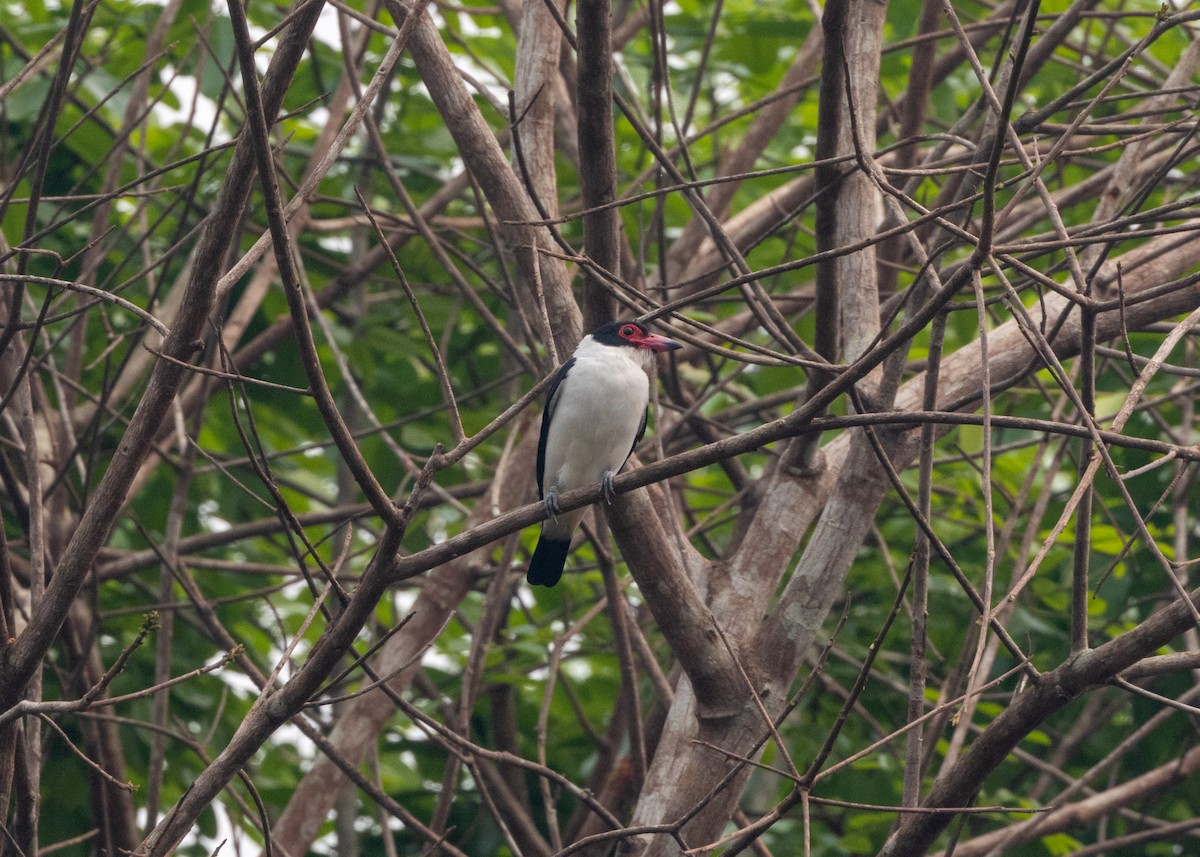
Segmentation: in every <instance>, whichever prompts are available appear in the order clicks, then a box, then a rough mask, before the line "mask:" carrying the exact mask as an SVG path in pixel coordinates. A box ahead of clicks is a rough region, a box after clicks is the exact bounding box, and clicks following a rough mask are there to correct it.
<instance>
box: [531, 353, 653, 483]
mask: <svg viewBox="0 0 1200 857" xmlns="http://www.w3.org/2000/svg"><path fill="white" fill-rule="evenodd" d="M649 399H650V379H649V378H647V377H646V373H645V372H644V371H643V370H642V368H641V366H640V365H639V364H638V363H637V362H635V361H634V360H632V359H622V360H597V359H593V358H589V357H585V356H582V355H581V356H578V357H577V359H576V362H575V365H573V366H572V367H571V369H570V372H569V373H568V374H567V377H566V378H564V379H563V382H562V389H560V391H559V394H558V396H557V401H556V407H555V409H554V415H553V418H552V419H551V420H550V431H549V434H548V436H547V438H546V469H545V473H544V477H543V484H542V490H543V493H545V492H548V491H549V490H551V489H554V490H556V491H557V492H558V493H560V494H561V493H563V492H566V491H570V490H572V489H574V488H582V487H583V486H585V485H594V484H595V483H597V482H599V481H600V478H601V477H602V476H603V475H604V474H605V472H607V471H612V472H613V473H616V472H617V471H618V470H619V469H620V468H621V465H622V464H624V463H625V459H626V458H628V457H629V452H630V449H631V448H632V446H633V441H634V438H635V437H636V436H637V431H638V427H639V426H640V425H641V422H642V417H643V415H644V414H645V413H646V404H647V402H648V401H649Z"/></svg>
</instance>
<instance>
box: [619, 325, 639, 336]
mask: <svg viewBox="0 0 1200 857" xmlns="http://www.w3.org/2000/svg"><path fill="white" fill-rule="evenodd" d="M635 333H637V328H636V327H634V326H633V325H632V324H627V325H625V326H624V327H622V328H621V335H622V336H623V337H625V338H626V339H628V338H629V337H631V336H633V335H634V334H635Z"/></svg>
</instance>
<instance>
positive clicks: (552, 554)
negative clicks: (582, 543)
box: [525, 536, 571, 586]
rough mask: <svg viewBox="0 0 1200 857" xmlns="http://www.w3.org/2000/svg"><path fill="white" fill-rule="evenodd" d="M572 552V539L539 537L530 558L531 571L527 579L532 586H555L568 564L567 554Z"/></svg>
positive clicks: (526, 575)
mask: <svg viewBox="0 0 1200 857" xmlns="http://www.w3.org/2000/svg"><path fill="white" fill-rule="evenodd" d="M570 552H571V540H570V539H569V538H568V539H563V540H562V541H559V540H558V539H548V538H546V537H545V536H542V537H541V538H539V539H538V543H537V547H536V548H534V550H533V559H531V560H529V571H528V572H526V574H525V579H526V580H527V581H529V585H530V586H553V585H554V584H556V583H558V579H559V578H560V577H562V573H563V566H564V565H566V564H567V554H569V553H570Z"/></svg>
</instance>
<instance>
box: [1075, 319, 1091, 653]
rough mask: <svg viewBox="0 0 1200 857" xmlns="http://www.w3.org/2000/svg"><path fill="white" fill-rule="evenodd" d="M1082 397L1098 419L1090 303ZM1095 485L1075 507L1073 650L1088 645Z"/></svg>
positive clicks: (1083, 464)
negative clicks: (1089, 582) (1089, 586)
mask: <svg viewBox="0 0 1200 857" xmlns="http://www.w3.org/2000/svg"><path fill="white" fill-rule="evenodd" d="M1079 344H1080V350H1079V366H1080V375H1079V388H1080V389H1079V398H1080V401H1081V403H1082V404H1083V410H1084V417H1083V418H1084V419H1085V420H1088V421H1090V422H1094V421H1095V419H1096V313H1095V311H1094V310H1093V309H1092V308H1091V307H1090V306H1081V307H1080V308H1079ZM1079 444H1080V456H1079V458H1080V462H1079V474H1080V476H1081V477H1082V475H1083V474H1084V473H1087V472H1089V471H1090V470H1091V469H1092V468H1093V466H1094V463H1095V462H1096V459H1097V457H1098V455H1097V452H1096V446H1095V444H1094V443H1092V441H1091V439H1090V438H1081V439H1080V441H1079ZM1094 491H1095V485H1094V483H1093V482H1091V481H1088V483H1087V485H1086V486H1085V487H1084V491H1083V495H1082V496H1081V497H1080V498H1079V506H1078V507H1077V508H1076V510H1075V548H1074V553H1073V556H1072V560H1071V652H1072V653H1076V654H1077V653H1079V652H1082V651H1084V650H1085V649H1087V647H1088V591H1089V590H1088V569H1089V568H1090V566H1091V556H1092V497H1093V496H1094Z"/></svg>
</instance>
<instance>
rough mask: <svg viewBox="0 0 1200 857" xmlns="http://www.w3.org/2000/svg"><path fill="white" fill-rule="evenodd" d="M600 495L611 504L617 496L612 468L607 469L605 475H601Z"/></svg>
mask: <svg viewBox="0 0 1200 857" xmlns="http://www.w3.org/2000/svg"><path fill="white" fill-rule="evenodd" d="M600 496H601V497H603V498H604V502H605V503H607V504H608V505H610V506H611V505H612V501H613V498H614V497H616V496H617V492H616V491H615V490H614V489H613V472H612V471H611V470H605V471H604V475H603V476H601V477H600Z"/></svg>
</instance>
